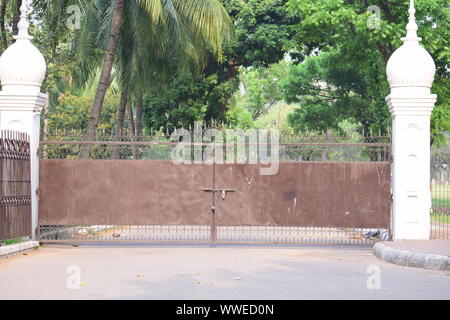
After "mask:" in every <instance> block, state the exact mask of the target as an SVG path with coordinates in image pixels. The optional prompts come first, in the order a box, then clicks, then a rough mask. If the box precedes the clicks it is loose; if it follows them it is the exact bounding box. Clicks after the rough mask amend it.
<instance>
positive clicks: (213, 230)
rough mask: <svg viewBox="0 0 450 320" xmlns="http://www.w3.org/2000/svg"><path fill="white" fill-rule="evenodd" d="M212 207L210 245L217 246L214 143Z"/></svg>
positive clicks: (214, 152)
mask: <svg viewBox="0 0 450 320" xmlns="http://www.w3.org/2000/svg"><path fill="white" fill-rule="evenodd" d="M212 170H213V172H212V190H213V191H212V192H211V196H212V206H211V215H212V216H211V244H212V245H216V244H217V225H216V143H215V142H214V144H213V165H212Z"/></svg>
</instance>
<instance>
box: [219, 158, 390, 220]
mask: <svg viewBox="0 0 450 320" xmlns="http://www.w3.org/2000/svg"><path fill="white" fill-rule="evenodd" d="M390 172H391V171H390V164H389V163H377V162H367V163H366V162H334V163H333V162H295V163H294V162H292V163H281V164H280V168H279V172H278V174H276V175H272V176H270V175H269V176H262V175H260V165H240V164H233V165H217V178H216V188H217V189H233V190H235V191H234V192H231V193H226V196H225V200H223V198H222V197H221V196H220V194H219V197H218V199H217V202H216V203H217V209H218V210H217V224H218V226H295V227H334V228H336V227H338V228H339V227H342V228H386V229H388V228H389V217H390V205H391V203H390V181H391V178H390Z"/></svg>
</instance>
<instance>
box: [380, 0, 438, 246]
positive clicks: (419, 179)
mask: <svg viewBox="0 0 450 320" xmlns="http://www.w3.org/2000/svg"><path fill="white" fill-rule="evenodd" d="M408 12H409V22H408V25H407V27H406V30H407V35H406V37H405V38H403V39H402V41H403V45H402V46H401V47H400V48H398V49H397V50H396V51H395V52H394V53H393V54H392V56H391V58H390V59H389V62H388V64H387V75H388V81H389V84H390V87H391V94H390V95H389V96H387V97H386V101H387V104H388V105H389V111H390V112H391V115H392V153H393V165H392V192H393V206H392V231H393V238H394V240H406V239H411V240H426V239H429V238H430V209H431V190H430V117H431V113H432V111H433V107H434V105H435V103H436V100H437V96H436V95H434V94H431V92H430V88H431V86H432V83H433V80H434V76H435V72H436V66H435V64H434V61H433V58H432V57H431V56H430V54H429V53H428V52H427V51H426V50H425V49H424V48H423V47H422V46H421V45H420V44H419V42H420V41H421V38H419V37H418V36H417V30H418V26H417V24H416V19H415V13H416V10H415V8H414V1H413V0H411V3H410V8H409V11H408Z"/></svg>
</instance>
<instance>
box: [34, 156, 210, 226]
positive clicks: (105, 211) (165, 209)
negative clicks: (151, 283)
mask: <svg viewBox="0 0 450 320" xmlns="http://www.w3.org/2000/svg"><path fill="white" fill-rule="evenodd" d="M205 169H206V168H205V166H204V165H176V164H174V163H172V162H171V161H141V160H41V162H40V189H41V192H40V213H39V222H40V224H41V225H209V224H210V223H211V217H210V213H209V207H210V204H209V202H210V201H209V200H210V197H208V195H207V194H205V193H203V192H202V191H201V185H202V183H208V181H209V180H210V172H209V171H208V170H205Z"/></svg>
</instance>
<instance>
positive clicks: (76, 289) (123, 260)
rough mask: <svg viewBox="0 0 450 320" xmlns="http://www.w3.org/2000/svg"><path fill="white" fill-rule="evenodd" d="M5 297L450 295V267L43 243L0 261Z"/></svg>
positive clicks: (260, 251)
mask: <svg viewBox="0 0 450 320" xmlns="http://www.w3.org/2000/svg"><path fill="white" fill-rule="evenodd" d="M78 271H79V273H78ZM368 272H369V273H368ZM78 280H79V281H78ZM368 280H369V281H368ZM368 282H369V287H371V288H372V289H369V288H368ZM0 299H221V300H222V299H450V273H448V272H442V271H433V270H424V269H415V268H408V267H402V266H397V265H392V264H388V263H386V262H383V261H380V260H378V259H377V258H376V257H374V256H373V255H372V253H371V249H370V248H351V249H344V248H321V247H300V248H244V247H236V248H209V247H204V248H201V247H200V248H194V247H172V248H168V247H166V248H157V247H78V248H73V247H43V248H39V249H38V250H36V251H34V252H32V253H28V254H27V255H19V256H16V257H12V258H9V259H6V260H0Z"/></svg>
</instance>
